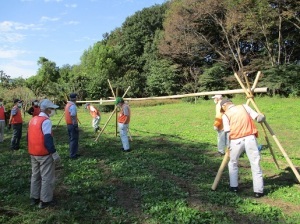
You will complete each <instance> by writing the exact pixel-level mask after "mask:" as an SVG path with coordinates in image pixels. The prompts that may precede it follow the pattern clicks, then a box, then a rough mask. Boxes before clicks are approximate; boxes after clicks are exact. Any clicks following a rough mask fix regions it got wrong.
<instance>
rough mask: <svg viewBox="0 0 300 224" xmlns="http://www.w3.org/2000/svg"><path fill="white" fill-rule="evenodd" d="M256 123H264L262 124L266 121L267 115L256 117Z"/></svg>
mask: <svg viewBox="0 0 300 224" xmlns="http://www.w3.org/2000/svg"><path fill="white" fill-rule="evenodd" d="M256 121H257V122H258V123H262V122H264V121H266V117H265V115H263V114H259V115H258V116H257V117H256Z"/></svg>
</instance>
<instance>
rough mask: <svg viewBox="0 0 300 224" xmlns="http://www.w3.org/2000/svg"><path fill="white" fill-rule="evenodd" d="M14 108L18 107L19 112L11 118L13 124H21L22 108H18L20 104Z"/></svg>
mask: <svg viewBox="0 0 300 224" xmlns="http://www.w3.org/2000/svg"><path fill="white" fill-rule="evenodd" d="M13 108H17V114H16V115H15V116H12V118H11V122H10V123H11V124H21V123H23V119H22V115H21V110H20V109H19V108H18V106H14V107H13Z"/></svg>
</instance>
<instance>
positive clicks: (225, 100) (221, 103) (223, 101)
mask: <svg viewBox="0 0 300 224" xmlns="http://www.w3.org/2000/svg"><path fill="white" fill-rule="evenodd" d="M229 102H230V103H232V101H231V100H230V99H223V100H222V101H221V102H220V107H221V109H220V112H224V110H223V109H222V106H223V105H224V104H225V103H229Z"/></svg>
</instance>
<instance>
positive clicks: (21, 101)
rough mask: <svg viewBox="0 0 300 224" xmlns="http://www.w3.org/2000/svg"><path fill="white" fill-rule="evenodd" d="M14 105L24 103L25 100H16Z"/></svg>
mask: <svg viewBox="0 0 300 224" xmlns="http://www.w3.org/2000/svg"><path fill="white" fill-rule="evenodd" d="M14 103H23V100H19V99H14Z"/></svg>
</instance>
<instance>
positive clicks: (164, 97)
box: [76, 86, 268, 105]
mask: <svg viewBox="0 0 300 224" xmlns="http://www.w3.org/2000/svg"><path fill="white" fill-rule="evenodd" d="M129 88H130V86H129V87H128V89H127V90H126V92H125V94H126V93H127V91H128V90H129ZM253 92H255V93H266V92H268V88H267V87H261V88H255V89H254V90H253ZM238 93H244V90H243V89H234V90H219V91H211V92H200V93H189V94H182V95H171V96H158V97H148V98H124V100H127V101H143V100H164V99H181V98H185V97H195V96H209V95H217V94H221V95H226V94H238ZM114 102H115V99H111V100H103V99H101V100H89V101H76V103H100V104H107V105H112V104H113V103H114Z"/></svg>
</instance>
